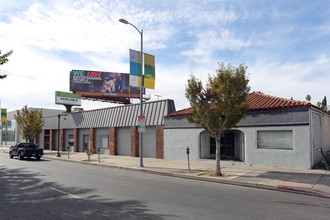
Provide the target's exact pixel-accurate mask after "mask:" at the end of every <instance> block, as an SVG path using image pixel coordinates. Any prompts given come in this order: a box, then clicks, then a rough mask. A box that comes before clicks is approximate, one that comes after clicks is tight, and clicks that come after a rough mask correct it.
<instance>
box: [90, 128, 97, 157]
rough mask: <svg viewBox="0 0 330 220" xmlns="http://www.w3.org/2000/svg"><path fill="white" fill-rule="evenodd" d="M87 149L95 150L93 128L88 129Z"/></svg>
mask: <svg viewBox="0 0 330 220" xmlns="http://www.w3.org/2000/svg"><path fill="white" fill-rule="evenodd" d="M89 149H94V150H95V152H97V149H95V128H90V129H89Z"/></svg>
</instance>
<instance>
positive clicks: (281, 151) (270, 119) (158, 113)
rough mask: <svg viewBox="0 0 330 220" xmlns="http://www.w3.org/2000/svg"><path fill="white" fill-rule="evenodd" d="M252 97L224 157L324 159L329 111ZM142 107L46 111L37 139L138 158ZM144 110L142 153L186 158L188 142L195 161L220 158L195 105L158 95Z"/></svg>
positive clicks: (259, 161) (297, 164) (226, 141)
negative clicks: (197, 120)
mask: <svg viewBox="0 0 330 220" xmlns="http://www.w3.org/2000/svg"><path fill="white" fill-rule="evenodd" d="M247 102H248V103H249V105H250V108H249V111H248V112H247V114H246V117H245V118H244V119H242V120H241V121H240V122H239V123H238V125H237V127H236V128H234V129H231V130H229V131H226V132H224V134H223V135H222V136H221V143H222V146H221V160H229V161H239V162H241V163H244V164H248V165H256V166H274V167H287V168H298V169H311V168H312V167H313V166H314V165H315V164H316V163H318V162H319V161H320V160H321V154H320V152H319V148H322V149H323V151H324V152H327V151H330V135H328V134H329V131H330V114H329V113H328V112H325V111H323V110H322V109H320V108H318V107H317V106H314V105H312V104H311V103H308V102H303V101H294V100H289V99H283V98H278V97H274V96H269V95H265V94H262V93H259V92H253V93H250V94H249V95H248V97H247ZM139 108H140V106H139V104H131V105H122V106H118V107H110V108H104V109H97V110H91V111H78V112H72V113H69V114H67V115H66V116H64V115H63V116H62V115H61V113H62V112H63V111H59V110H49V109H43V114H44V115H43V117H44V127H43V132H42V134H40V136H39V138H38V139H37V140H35V142H37V143H38V144H39V146H41V147H43V148H44V149H47V150H57V146H58V142H59V143H60V144H59V146H60V150H63V151H67V150H70V151H75V152H83V151H85V150H88V149H95V150H96V152H97V150H98V149H99V150H100V153H103V154H110V155H125V156H132V157H138V156H139V135H138V128H137V118H138V115H139ZM143 109H144V112H145V115H146V129H145V132H144V133H143V156H144V157H152V158H159V159H170V160H186V158H187V155H186V150H185V149H186V147H187V146H189V148H190V159H191V160H195V161H199V160H214V159H215V140H214V139H213V138H212V137H210V136H209V134H208V132H206V131H205V130H204V129H203V128H200V127H196V126H195V125H194V124H191V123H189V122H188V120H187V119H186V117H189V115H191V114H192V109H191V108H187V109H183V110H179V111H175V105H174V101H173V100H160V101H154V102H146V103H144V105H143ZM13 115H14V114H13V112H11V113H8V120H10V121H11V125H12V126H11V128H10V129H11V130H12V131H15V135H16V137H15V142H20V141H22V140H21V139H20V138H19V135H18V131H17V128H16V127H15V121H14V120H13ZM59 116H60V117H59ZM58 119H60V120H59V121H58ZM58 122H60V123H58ZM59 125H60V130H58V126H59ZM8 129H9V128H8ZM58 131H59V132H58Z"/></svg>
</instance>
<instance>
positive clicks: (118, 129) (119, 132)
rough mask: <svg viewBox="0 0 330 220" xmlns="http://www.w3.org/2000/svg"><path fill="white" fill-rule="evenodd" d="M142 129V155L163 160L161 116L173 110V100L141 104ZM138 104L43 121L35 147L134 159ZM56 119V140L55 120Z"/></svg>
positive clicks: (136, 149)
mask: <svg viewBox="0 0 330 220" xmlns="http://www.w3.org/2000/svg"><path fill="white" fill-rule="evenodd" d="M143 110H144V113H145V116H146V128H145V132H143V156H145V157H153V158H161V159H162V158H163V126H164V116H165V115H168V114H170V113H172V112H174V111H175V106H174V101H173V100H160V101H155V102H147V103H144V104H143ZM139 112H140V105H139V104H131V105H123V106H118V107H111V108H105V109H97V110H91V111H80V112H72V113H69V114H67V115H66V116H61V117H59V115H54V116H53V117H45V118H44V127H43V133H42V134H41V135H40V137H39V140H38V142H39V145H40V146H42V147H43V148H44V149H47V150H56V149H57V146H58V140H60V149H61V150H64V151H65V150H68V149H69V150H70V151H74V152H84V151H86V150H89V149H94V150H95V151H96V152H97V150H98V149H99V150H100V153H103V154H111V155H125V156H133V157H137V156H138V155H139V133H138V127H137V122H138V115H139ZM59 118H60V132H59V133H60V134H59V135H60V137H58V119H59Z"/></svg>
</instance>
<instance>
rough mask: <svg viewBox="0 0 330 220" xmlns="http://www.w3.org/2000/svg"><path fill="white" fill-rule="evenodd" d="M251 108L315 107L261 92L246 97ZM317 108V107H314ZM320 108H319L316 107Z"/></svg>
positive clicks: (188, 110) (180, 113)
mask: <svg viewBox="0 0 330 220" xmlns="http://www.w3.org/2000/svg"><path fill="white" fill-rule="evenodd" d="M246 101H247V102H248V104H249V106H250V108H249V111H259V110H271V109H289V108H302V107H310V106H313V105H312V104H311V103H309V102H304V101H296V100H290V99H284V98H278V97H275V96H270V95H265V94H263V93H261V92H252V93H249V94H248V96H247V97H246ZM314 107H316V106H314ZM316 108H318V107H316ZM192 112H193V110H192V108H186V109H182V110H179V111H176V112H173V113H171V114H169V115H168V116H169V117H171V116H173V117H175V116H184V115H191V114H192Z"/></svg>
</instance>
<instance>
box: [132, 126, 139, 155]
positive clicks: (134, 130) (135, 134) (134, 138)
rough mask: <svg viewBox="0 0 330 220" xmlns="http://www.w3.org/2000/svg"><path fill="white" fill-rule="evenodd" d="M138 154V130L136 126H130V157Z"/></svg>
mask: <svg viewBox="0 0 330 220" xmlns="http://www.w3.org/2000/svg"><path fill="white" fill-rule="evenodd" d="M138 156H139V132H138V127H137V126H134V127H131V157H138Z"/></svg>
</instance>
